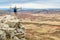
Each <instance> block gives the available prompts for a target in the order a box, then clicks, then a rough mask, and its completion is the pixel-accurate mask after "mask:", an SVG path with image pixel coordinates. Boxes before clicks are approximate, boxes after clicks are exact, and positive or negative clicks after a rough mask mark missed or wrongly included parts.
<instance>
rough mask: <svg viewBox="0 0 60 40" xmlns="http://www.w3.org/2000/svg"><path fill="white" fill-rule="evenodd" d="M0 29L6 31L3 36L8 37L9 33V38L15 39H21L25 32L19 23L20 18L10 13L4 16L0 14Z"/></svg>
mask: <svg viewBox="0 0 60 40" xmlns="http://www.w3.org/2000/svg"><path fill="white" fill-rule="evenodd" d="M12 29H13V30H12ZM0 30H3V31H4V33H6V36H5V37H7V36H8V37H9V35H10V39H11V40H15V39H14V38H15V37H16V38H17V39H19V40H21V39H23V38H22V35H24V33H25V28H24V27H23V26H22V25H21V23H20V19H18V18H17V17H16V16H12V15H5V16H2V18H0ZM10 33H11V34H10ZM7 34H8V35H7ZM12 35H13V36H12ZM17 36H19V37H17ZM20 37H21V38H20ZM7 39H8V38H6V40H7Z"/></svg>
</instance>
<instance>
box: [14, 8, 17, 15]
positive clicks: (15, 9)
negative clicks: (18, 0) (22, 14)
mask: <svg viewBox="0 0 60 40" xmlns="http://www.w3.org/2000/svg"><path fill="white" fill-rule="evenodd" d="M14 13H15V15H17V8H16V7H15V8H14Z"/></svg>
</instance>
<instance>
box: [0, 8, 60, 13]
mask: <svg viewBox="0 0 60 40" xmlns="http://www.w3.org/2000/svg"><path fill="white" fill-rule="evenodd" d="M9 12H13V10H10V9H0V14H1V13H8V14H9ZM18 12H31V13H41V12H44V13H48V12H60V8H59V9H57V8H53V9H52V8H51V9H22V10H18Z"/></svg>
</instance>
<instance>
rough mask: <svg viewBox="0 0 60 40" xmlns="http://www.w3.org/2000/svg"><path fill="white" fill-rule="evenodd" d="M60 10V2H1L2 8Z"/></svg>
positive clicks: (17, 0)
mask: <svg viewBox="0 0 60 40" xmlns="http://www.w3.org/2000/svg"><path fill="white" fill-rule="evenodd" d="M15 5H16V6H17V7H22V8H38V9H41V8H60V0H0V8H9V7H10V6H11V7H14V6H15Z"/></svg>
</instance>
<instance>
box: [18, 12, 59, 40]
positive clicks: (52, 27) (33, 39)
mask: <svg viewBox="0 0 60 40" xmlns="http://www.w3.org/2000/svg"><path fill="white" fill-rule="evenodd" d="M45 13H46V12H40V13H35V14H34V13H32V12H24V13H21V12H19V13H18V17H19V18H20V20H21V23H22V25H23V26H24V27H25V29H26V30H25V35H26V36H25V37H26V39H27V40H60V14H59V13H60V12H49V14H48V13H46V14H45Z"/></svg>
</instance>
